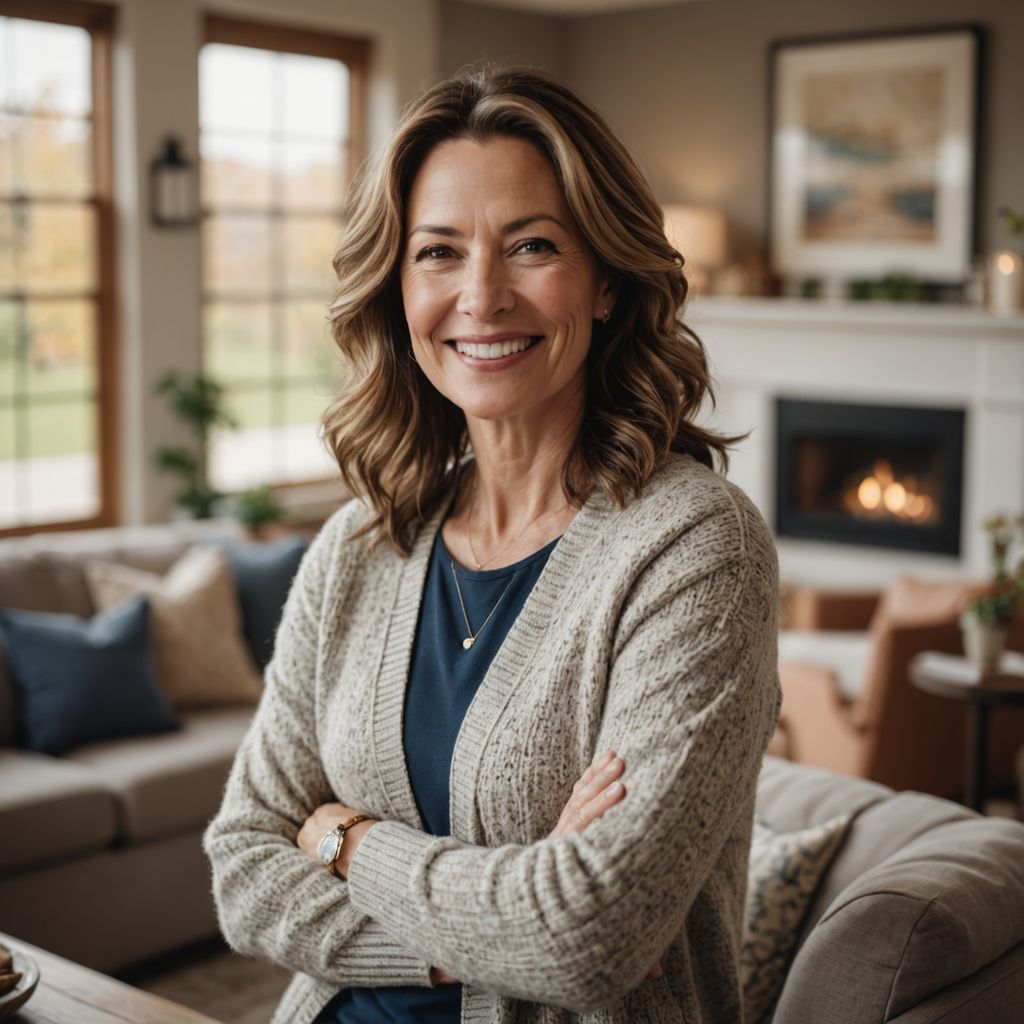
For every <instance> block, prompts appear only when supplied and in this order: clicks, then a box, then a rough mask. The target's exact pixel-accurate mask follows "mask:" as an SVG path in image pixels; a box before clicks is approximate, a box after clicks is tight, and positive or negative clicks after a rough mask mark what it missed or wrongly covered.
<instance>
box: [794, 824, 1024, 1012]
mask: <svg viewBox="0 0 1024 1024" xmlns="http://www.w3.org/2000/svg"><path fill="white" fill-rule="evenodd" d="M856 827H857V826H856V823H855V824H854V828H855V829H856ZM1022 921H1024V827H1022V826H1021V825H1020V824H1018V823H1017V822H1012V821H1006V820H1002V819H994V818H981V817H978V816H976V815H966V816H962V817H961V816H960V815H957V816H956V818H954V819H953V820H950V821H947V822H946V823H944V824H940V825H937V826H936V827H934V828H930V829H928V830H927V831H926V832H925V833H923V834H922V835H920V836H918V838H916V839H914V840H913V841H911V842H910V843H908V844H907V845H906V846H905V847H904V848H903V849H902V850H900V851H899V852H898V853H895V854H893V855H892V856H890V857H888V858H886V859H885V860H884V861H882V862H881V863H880V864H877V865H876V866H875V867H874V868H872V869H871V870H869V871H866V872H865V873H864V874H863V875H861V876H860V877H859V878H858V879H856V880H855V881H854V882H852V883H851V884H850V885H848V886H847V887H846V888H845V889H843V890H842V892H841V893H840V894H839V895H838V896H837V897H836V899H835V900H834V901H833V903H832V905H831V906H830V907H829V909H828V911H827V912H826V913H825V915H824V917H822V919H821V921H819V922H818V924H817V925H816V926H815V928H814V929H813V930H812V931H811V933H810V935H809V936H808V938H807V941H806V942H805V943H804V944H803V946H802V947H801V949H800V951H799V952H798V953H797V956H796V959H795V960H794V962H793V966H792V968H791V970H790V972H789V975H788V977H787V979H786V984H785V986H784V987H783V990H782V996H781V998H780V1000H779V1004H778V1008H777V1010H776V1013H775V1018H774V1024H798V1022H799V1024H803V1022H806V1021H809V1020H830V1021H832V1020H835V1021H845V1020H849V1021H851V1022H859V1021H868V1020H870V1021H895V1020H900V1019H901V1016H900V1015H901V1014H907V1013H909V1012H910V1011H912V1010H914V1008H915V1007H917V1006H919V1005H921V1004H923V1003H925V1002H926V1001H927V1000H931V999H932V998H933V997H934V996H936V994H938V993H940V992H943V991H944V990H949V989H950V988H951V987H952V986H958V985H961V984H963V983H964V982H965V981H967V980H968V979H970V978H972V977H973V976H975V975H976V974H977V973H978V972H981V971H984V970H986V969H988V967H989V965H992V964H998V962H999V961H1000V960H1001V959H1003V958H1004V957H1006V956H1007V955H1008V954H1011V952H1012V955H1013V956H1016V955H1017V953H1016V950H1017V947H1019V945H1020V942H1021V937H1022V934H1021V933H1022V924H1021V922H1022ZM1010 973H1011V975H1012V974H1013V973H1014V972H1013V971H1011V972H1010ZM1016 1008H1017V1009H1018V1010H1019V1003H1018V1004H1016ZM921 1019H922V1020H925V1019H927V1020H936V1019H938V1017H928V1018H921ZM942 1019H943V1020H944V1021H945V1020H946V1019H947V1018H946V1017H942ZM951 1019H954V1020H955V1019H956V1018H955V1017H954V1018H951ZM964 1019H967V1018H964ZM970 1019H971V1020H979V1019H985V1020H986V1021H987V1020H988V1018H987V1017H985V1016H984V1015H981V1016H974V1017H971V1018H970ZM997 1019H999V1018H997Z"/></svg>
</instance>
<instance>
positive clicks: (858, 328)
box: [686, 298, 1024, 588]
mask: <svg viewBox="0 0 1024 1024" xmlns="http://www.w3.org/2000/svg"><path fill="white" fill-rule="evenodd" d="M686 319H687V322H688V323H689V324H690V325H691V326H692V327H693V328H694V329H695V330H696V331H697V333H698V334H699V335H700V337H701V339H702V340H703V342H704V344H705V346H706V347H707V350H708V357H709V360H710V362H711V368H712V373H713V375H714V377H715V380H716V393H717V399H718V408H717V409H716V410H715V411H714V413H711V414H709V415H708V416H707V417H706V418H705V419H706V422H708V423H711V424H713V425H714V426H715V427H717V428H718V429H720V430H722V431H725V432H728V433H743V432H745V431H748V430H749V431H752V433H751V435H750V437H749V438H748V439H747V440H746V441H744V442H743V443H742V444H740V445H739V446H738V447H737V448H736V449H735V450H734V452H733V455H732V458H731V464H730V472H729V477H730V479H732V480H734V481H735V482H736V483H737V484H739V485H740V486H741V487H742V488H743V489H744V490H745V491H746V492H747V493H748V494H749V495H750V497H751V498H752V499H753V500H754V501H755V502H756V503H757V505H758V507H759V508H760V509H761V511H762V512H763V513H764V515H765V518H766V519H767V520H768V522H769V523H770V524H772V525H773V526H774V525H775V520H776V482H777V481H776V471H777V466H776V439H775V416H776V412H775V410H776V402H777V400H778V399H780V398H786V399H805V400H807V401H809V402H823V401H824V402H837V403H858V404H864V405H876V406H880V407H881V406H885V407H892V406H902V407H907V408H910V409H914V408H922V409H923V408H929V407H941V408H946V409H962V410H963V412H964V442H963V448H964V451H963V495H962V497H963V504H962V527H961V537H960V554H959V555H957V556H954V555H940V554H925V553H920V552H915V551H900V550H892V549H890V548H883V547H878V548H875V547H871V546H864V545H862V544H859V545H852V544H846V543H834V542H828V541H821V540H809V539H797V538H793V537H777V543H778V549H779V562H780V567H781V571H782V576H783V580H784V581H786V582H789V583H794V584H811V585H817V586H827V587H854V588H855V587H865V588H873V587H878V586H882V585H884V584H885V583H886V582H887V581H888V580H890V579H892V578H893V576H895V575H898V574H902V573H909V574H913V575H916V576H921V577H927V578H950V577H967V578H981V577H984V576H985V575H986V574H987V573H988V572H989V563H988V549H987V546H986V543H985V538H984V536H983V534H982V532H981V522H982V520H984V519H985V518H987V517H989V516H991V515H995V514H998V513H1006V514H1009V515H1016V514H1019V513H1021V512H1024V316H1017V317H1012V318H1008V319H1000V318H998V317H995V316H992V315H990V314H988V313H986V312H983V311H978V310H969V309H962V308H958V307H948V306H919V305H903V304H877V303H871V304H864V303H858V304H853V303H826V302H806V301H800V300H795V299H794V300H789V299H725V298H698V299H696V300H695V301H694V302H693V304H692V305H691V306H690V308H689V310H688V311H687V316H686Z"/></svg>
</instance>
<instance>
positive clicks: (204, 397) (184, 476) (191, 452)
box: [155, 370, 237, 519]
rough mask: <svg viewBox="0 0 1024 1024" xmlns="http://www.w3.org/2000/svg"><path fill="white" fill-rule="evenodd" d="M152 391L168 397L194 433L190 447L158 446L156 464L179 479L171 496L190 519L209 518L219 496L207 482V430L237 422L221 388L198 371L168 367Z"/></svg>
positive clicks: (232, 424)
mask: <svg viewBox="0 0 1024 1024" xmlns="http://www.w3.org/2000/svg"><path fill="white" fill-rule="evenodd" d="M155 392H156V394H158V395H162V396H164V397H165V398H166V399H167V400H168V402H169V403H170V406H171V409H172V410H173V411H174V413H175V414H176V415H177V417H178V419H180V420H182V421H183V422H184V423H185V424H186V425H187V426H188V427H189V428H190V430H191V431H192V434H193V435H194V437H195V444H194V445H193V446H192V447H188V448H186V447H183V446H177V447H171V446H161V447H160V448H158V449H157V451H156V464H157V466H159V467H160V469H162V470H164V472H167V473H170V474H172V475H173V476H176V477H177V478H178V479H179V481H180V483H181V486H180V488H179V489H178V492H177V494H175V496H174V501H175V504H176V505H178V507H179V508H181V509H183V510H184V511H185V513H186V514H187V515H189V516H191V517H192V518H193V519H209V518H211V517H212V516H213V514H214V512H215V510H216V506H217V503H218V502H219V501H220V500H221V498H223V495H222V494H221V493H220V492H219V491H217V490H215V489H214V488H213V487H211V486H210V483H209V480H208V477H207V458H208V452H209V443H210V433H211V431H212V430H213V428H214V427H217V426H226V427H234V426H237V424H236V422H235V420H234V419H233V417H232V416H231V415H230V414H229V413H228V411H227V407H226V400H225V396H224V388H223V387H222V386H221V385H220V384H218V383H217V381H215V380H214V379H213V378H212V377H207V376H205V375H204V374H201V373H197V374H194V375H188V374H180V373H178V372H177V371H176V370H169V371H168V372H167V373H165V374H164V375H163V376H162V377H161V378H160V379H159V380H158V381H157V384H156V388H155Z"/></svg>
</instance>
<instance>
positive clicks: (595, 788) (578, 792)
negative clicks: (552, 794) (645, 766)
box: [551, 750, 626, 837]
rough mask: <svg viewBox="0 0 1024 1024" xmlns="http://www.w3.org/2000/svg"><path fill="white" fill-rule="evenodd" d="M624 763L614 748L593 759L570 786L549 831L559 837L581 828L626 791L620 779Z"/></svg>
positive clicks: (598, 815)
mask: <svg viewBox="0 0 1024 1024" xmlns="http://www.w3.org/2000/svg"><path fill="white" fill-rule="evenodd" d="M625 767H626V766H625V764H624V763H623V761H622V758H621V757H617V756H616V754H615V751H614V750H609V751H608V752H607V753H606V754H604V756H602V757H599V758H598V759H597V760H596V761H594V763H593V764H592V765H591V766H590V767H589V768H588V769H587V770H586V771H585V772H584V773H583V775H582V776H581V777H580V780H579V782H577V783H576V785H575V786H573V787H572V796H571V797H569V802H568V803H567V804H566V805H565V807H564V808H563V810H562V814H561V817H560V818H559V819H558V824H557V825H556V826H555V827H554V829H553V830H552V832H551V834H552V835H553V836H559V837H561V836H566V835H569V833H571V832H582V831H583V830H584V829H585V828H586V827H587V826H588V825H589V824H590V823H591V822H592V821H596V820H597V819H598V818H600V817H601V815H602V814H604V812H605V811H607V810H608V808H609V807H611V806H613V805H614V804H617V803H618V802H619V801H620V800H621V799H622V798H623V797H624V796H625V795H626V787H625V786H623V784H622V782H621V781H620V780H619V776H620V775H621V774H622V772H623V770H624V769H625Z"/></svg>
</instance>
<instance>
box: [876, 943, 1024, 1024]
mask: <svg viewBox="0 0 1024 1024" xmlns="http://www.w3.org/2000/svg"><path fill="white" fill-rule="evenodd" d="M1022 1005H1024V942H1021V943H1020V944H1019V945H1017V946H1014V947H1013V949H1011V950H1010V951H1009V952H1007V953H1004V954H1003V956H1001V957H1000V958H999V959H998V960H995V961H993V962H992V963H990V964H989V965H988V966H987V967H985V968H983V969H982V970H980V971H978V972H977V973H976V974H972V975H971V976H970V977H969V978H965V979H964V980H963V981H961V982H959V983H958V984H956V985H952V986H950V987H949V988H947V989H943V990H942V991H941V992H938V993H936V994H935V995H933V996H930V997H929V998H928V999H926V1000H925V1001H924V1002H923V1003H918V1004H917V1006H915V1007H914V1008H913V1009H912V1010H907V1012H906V1013H901V1014H900V1015H899V1016H898V1017H893V1019H892V1024H934V1022H935V1021H942V1024H977V1021H984V1022H985V1024H1019V1021H1020V1012H1021V1006H1022Z"/></svg>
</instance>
